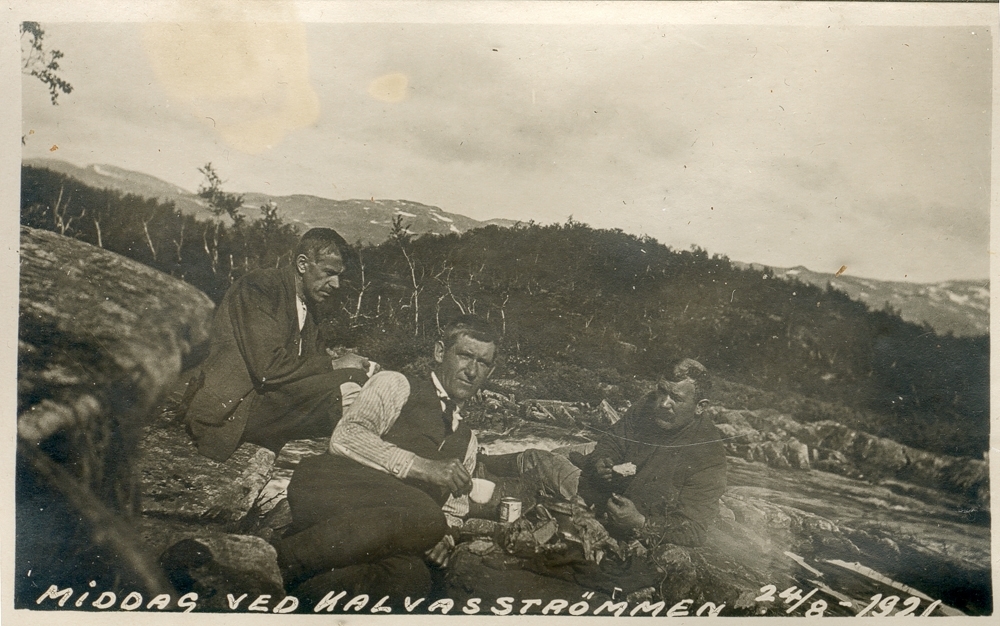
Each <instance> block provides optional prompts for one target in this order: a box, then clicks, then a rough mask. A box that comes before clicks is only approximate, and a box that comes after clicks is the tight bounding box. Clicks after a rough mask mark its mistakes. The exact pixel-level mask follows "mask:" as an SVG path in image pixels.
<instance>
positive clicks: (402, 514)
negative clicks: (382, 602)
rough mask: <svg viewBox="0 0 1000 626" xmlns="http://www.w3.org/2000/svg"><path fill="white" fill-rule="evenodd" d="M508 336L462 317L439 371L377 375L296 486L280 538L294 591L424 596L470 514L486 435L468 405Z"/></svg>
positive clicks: (303, 468)
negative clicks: (477, 431) (480, 441)
mask: <svg viewBox="0 0 1000 626" xmlns="http://www.w3.org/2000/svg"><path fill="white" fill-rule="evenodd" d="M496 344H497V338H496V335H495V334H494V332H493V330H492V329H491V328H490V327H489V326H488V325H487V324H485V323H484V322H483V321H481V320H479V319H477V318H474V317H471V316H463V317H461V318H459V319H457V320H456V321H454V322H452V323H451V324H449V325H448V326H447V327H445V329H444V332H443V334H442V337H441V339H440V340H439V341H438V342H437V343H436V344H435V345H434V363H435V365H434V371H433V372H432V373H431V374H429V375H427V376H421V377H407V376H404V375H403V374H400V373H398V372H389V371H384V372H380V373H379V374H376V375H375V376H373V377H372V378H371V380H369V381H368V383H367V384H366V385H365V386H364V388H362V390H361V393H360V394H359V395H358V398H357V400H356V401H355V402H354V404H353V405H352V406H351V407H350V408H349V409H347V410H346V411H345V414H344V417H343V419H342V420H341V421H340V423H339V424H338V425H337V427H336V429H335V430H334V432H333V436H332V437H331V439H330V450H329V453H328V454H323V455H319V456H315V457H310V458H307V459H305V460H303V461H302V462H301V463H300V464H299V467H298V468H297V469H296V470H295V473H294V474H293V476H292V480H291V482H290V484H289V486H288V503H289V505H290V507H291V510H292V520H293V524H292V528H291V532H290V534H287V535H286V536H285V537H284V538H283V539H281V540H278V541H276V542H275V548H276V549H277V551H278V564H279V566H280V567H281V569H282V575H283V576H284V579H285V586H286V588H287V590H288V591H289V593H292V594H293V595H295V596H297V597H299V598H300V599H303V600H305V601H309V600H319V599H320V598H322V597H323V596H324V595H325V594H326V593H327V592H329V591H332V590H346V591H348V592H349V593H352V592H353V593H367V594H369V595H372V596H379V597H381V596H382V595H388V596H390V598H392V599H395V600H398V599H400V598H402V597H405V596H411V597H422V596H423V595H426V594H427V592H428V591H429V590H430V586H431V577H430V571H429V570H428V568H427V565H426V564H425V559H426V560H429V561H430V562H432V563H436V564H438V565H444V564H446V563H447V559H448V554H449V551H450V546H451V545H452V544H451V543H450V542H449V541H448V539H450V535H448V528H449V525H450V524H449V520H451V521H452V522H454V523H457V521H458V520H459V518H461V517H464V516H465V515H466V514H468V510H469V500H468V493H469V490H470V488H471V481H472V479H471V474H472V472H473V470H474V469H475V462H476V449H477V442H476V438H475V435H474V434H473V433H472V431H471V429H469V427H468V426H467V425H466V424H464V423H463V422H462V415H461V413H460V409H461V407H462V404H463V403H464V402H465V401H466V400H467V399H469V398H470V397H472V396H473V395H474V394H475V393H476V392H477V391H478V390H479V388H480V387H481V386H482V385H483V383H484V382H485V381H486V379H487V378H488V377H489V375H490V374H491V373H492V372H493V364H494V358H495V353H496Z"/></svg>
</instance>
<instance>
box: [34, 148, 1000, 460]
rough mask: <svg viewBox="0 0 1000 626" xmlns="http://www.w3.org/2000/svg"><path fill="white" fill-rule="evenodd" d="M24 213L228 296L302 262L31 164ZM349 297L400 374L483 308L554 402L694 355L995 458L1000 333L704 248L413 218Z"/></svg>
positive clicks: (361, 331)
mask: <svg viewBox="0 0 1000 626" xmlns="http://www.w3.org/2000/svg"><path fill="white" fill-rule="evenodd" d="M21 207H22V215H21V219H22V223H24V224H27V225H30V226H34V227H37V228H46V229H49V230H54V231H56V232H60V233H62V234H64V235H67V236H71V237H76V238H79V239H82V240H84V241H87V242H90V243H93V244H95V245H101V246H103V247H105V248H107V249H109V250H113V251H115V252H118V253H120V254H123V255H125V256H129V257H131V258H134V259H137V260H139V261H142V262H145V263H148V264H150V265H152V266H153V267H156V268H157V269H160V270H162V271H164V272H167V273H169V274H172V275H174V276H177V277H179V278H183V279H184V280H187V281H188V282H190V283H192V284H194V285H195V286H197V287H198V288H200V289H202V290H203V291H205V292H206V293H207V294H208V295H209V296H210V297H212V298H213V299H214V300H216V301H218V300H219V299H220V298H221V296H222V294H224V293H225V290H226V288H228V286H229V285H230V284H231V282H232V281H233V280H234V279H235V278H237V277H238V276H240V275H242V274H243V273H245V272H246V271H250V270H252V269H254V268H257V267H265V266H273V265H276V264H280V263H282V262H285V260H287V259H288V258H290V251H291V249H292V247H293V245H294V241H295V237H296V231H295V229H294V228H293V227H292V226H290V225H287V224H284V223H283V222H282V221H281V219H280V217H278V216H277V213H276V210H275V207H262V208H261V217H259V218H257V219H253V220H248V219H240V220H236V221H232V220H230V221H227V222H226V223H223V222H222V221H221V220H220V221H204V220H198V219H195V218H194V217H192V216H190V215H182V214H180V213H179V212H178V211H177V210H176V209H175V208H174V207H173V205H171V204H161V203H159V202H157V201H155V200H148V199H143V198H138V197H136V196H126V195H122V194H120V193H118V192H114V191H110V190H96V189H92V188H90V187H87V186H85V185H83V184H81V183H79V182H78V181H76V180H74V179H72V178H68V177H65V176H62V175H60V174H57V173H54V172H51V171H49V170H45V169H38V168H33V167H23V168H22V204H21ZM341 296H342V297H341V299H340V302H339V303H337V305H338V306H337V309H336V310H331V311H329V312H328V313H329V314H330V316H331V319H332V322H331V324H330V325H329V333H330V336H331V338H332V339H333V340H334V341H338V342H341V343H346V344H348V345H356V346H357V347H358V348H359V349H360V350H361V351H362V352H363V353H365V354H367V355H370V356H372V357H373V358H375V359H376V360H378V361H380V362H382V363H383V364H385V365H387V366H389V367H393V368H402V367H405V366H407V365H409V364H411V363H413V362H414V361H417V360H419V359H420V358H421V357H423V356H424V355H426V354H427V348H428V346H429V343H430V342H431V341H432V340H433V338H434V337H435V336H436V333H437V330H438V328H439V327H440V325H441V324H443V323H444V322H445V321H446V320H447V318H448V317H450V316H452V315H455V314H456V313H462V312H467V313H477V314H480V315H483V316H487V317H489V318H490V319H491V320H492V321H493V322H494V323H495V324H496V326H497V327H498V329H500V330H501V331H502V332H503V333H504V337H505V339H504V344H505V345H504V351H505V355H506V356H505V362H504V363H503V364H502V365H501V367H500V368H499V370H498V371H497V373H496V374H495V377H500V378H504V377H517V378H521V379H526V380H531V381H533V383H532V384H533V388H532V389H531V390H530V391H531V393H533V394H536V395H537V397H550V398H556V399H564V400H582V401H588V402H598V401H600V400H601V399H602V398H604V397H620V398H626V399H627V398H628V397H631V395H632V394H633V393H634V392H635V390H636V389H637V388H638V387H639V383H638V382H637V381H642V380H651V379H655V378H657V377H658V376H659V375H660V374H662V373H663V372H667V371H669V369H670V367H671V366H672V365H673V363H675V362H676V361H678V360H679V359H681V358H684V357H688V356H690V357H694V358H697V359H699V360H701V361H702V362H703V363H705V365H706V366H708V367H709V368H710V369H711V370H712V371H714V372H715V373H716V374H717V375H718V376H719V377H721V378H723V379H726V380H729V381H733V382H734V383H740V384H739V385H731V386H729V387H726V389H727V391H726V392H725V395H726V397H725V399H724V401H725V403H726V404H727V405H728V406H731V407H733V408H738V407H740V406H747V407H749V408H753V407H756V406H761V405H762V404H767V405H769V406H773V407H776V408H779V409H781V410H784V411H788V412H790V413H792V414H793V415H794V416H795V417H796V418H797V419H800V420H804V421H812V420H817V419H835V420H837V421H840V422H842V423H844V424H847V425H850V426H854V427H857V428H861V429H864V430H867V431H869V432H872V433H873V434H876V435H881V436H888V437H891V438H892V439H895V440H897V441H899V442H901V443H905V444H908V445H912V446H915V447H918V448H923V449H927V450H931V451H935V452H940V453H944V454H953V455H970V456H977V457H978V456H979V455H980V454H981V453H982V452H983V451H985V450H986V449H987V447H988V436H989V413H988V406H989V338H988V337H986V336H984V337H973V338H960V337H954V336H951V335H944V336H942V335H938V334H936V333H935V332H934V331H933V329H931V328H930V327H929V326H927V325H916V324H912V323H909V322H904V321H903V320H902V319H901V318H900V317H899V316H898V315H897V314H896V313H894V312H892V311H869V310H868V309H867V308H866V306H865V305H864V304H862V303H858V302H855V301H852V300H851V299H850V298H848V297H847V296H846V295H844V294H842V293H840V292H838V291H834V290H832V289H829V288H828V289H826V290H823V289H819V288H816V287H813V286H809V285H805V284H802V283H795V282H791V283H789V282H785V281H782V280H775V278H774V276H773V275H772V274H771V272H770V271H765V272H759V271H753V270H741V269H739V268H736V267H735V266H733V264H731V263H730V262H729V260H728V259H727V258H725V257H723V256H718V255H715V256H710V255H709V254H708V253H707V252H705V251H704V250H701V249H697V248H694V249H692V250H685V251H676V250H672V249H670V248H668V247H666V246H663V245H661V244H659V243H657V242H656V241H655V240H654V239H651V238H644V237H636V236H633V235H629V234H626V233H624V232H622V231H619V230H597V229H593V228H591V227H589V226H586V225H584V224H581V223H578V222H574V221H572V220H570V221H569V222H568V223H566V224H562V225H551V226H539V225H536V224H528V225H522V226H520V227H517V228H512V229H504V228H499V227H496V226H490V227H486V228H482V229H478V230H474V231H470V232H468V233H465V234H463V235H457V234H453V235H447V236H424V237H420V238H412V237H411V236H410V235H409V234H408V233H407V232H406V230H405V228H404V225H403V224H402V223H397V228H396V229H395V230H394V233H393V236H392V238H390V239H389V240H388V241H386V242H384V243H382V244H380V245H378V246H369V247H365V248H362V249H361V250H359V251H358V253H357V255H356V257H355V258H354V259H351V263H350V264H349V271H348V274H347V275H346V276H345V281H344V289H342V290H341ZM720 400H722V398H720Z"/></svg>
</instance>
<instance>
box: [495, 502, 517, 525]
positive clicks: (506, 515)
mask: <svg viewBox="0 0 1000 626" xmlns="http://www.w3.org/2000/svg"><path fill="white" fill-rule="evenodd" d="M519 517H521V501H520V500H518V499H517V498H504V499H502V500H500V521H501V522H504V523H510V522H513V521H515V520H517V519H518V518H519Z"/></svg>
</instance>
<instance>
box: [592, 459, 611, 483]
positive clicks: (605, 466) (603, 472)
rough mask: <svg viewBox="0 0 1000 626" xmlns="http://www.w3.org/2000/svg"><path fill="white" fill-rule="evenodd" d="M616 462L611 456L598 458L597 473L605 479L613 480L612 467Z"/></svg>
mask: <svg viewBox="0 0 1000 626" xmlns="http://www.w3.org/2000/svg"><path fill="white" fill-rule="evenodd" d="M614 465H615V462H614V461H613V460H611V459H609V458H603V459H597V462H596V463H594V469H595V470H596V471H597V475H598V477H600V478H603V479H604V480H611V476H612V471H611V468H612V467H614Z"/></svg>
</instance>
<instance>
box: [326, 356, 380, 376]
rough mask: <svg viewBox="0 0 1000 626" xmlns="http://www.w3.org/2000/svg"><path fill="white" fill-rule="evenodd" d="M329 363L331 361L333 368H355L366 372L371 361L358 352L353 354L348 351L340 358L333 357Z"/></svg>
mask: <svg viewBox="0 0 1000 626" xmlns="http://www.w3.org/2000/svg"><path fill="white" fill-rule="evenodd" d="M331 363H333V369H335V370H347V369H356V370H364V371H366V372H367V371H368V367H369V366H370V365H371V361H369V360H368V359H366V358H365V357H363V356H361V355H359V354H354V353H353V352H348V353H347V354H345V355H344V356H342V357H340V358H337V359H333V361H331Z"/></svg>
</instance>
